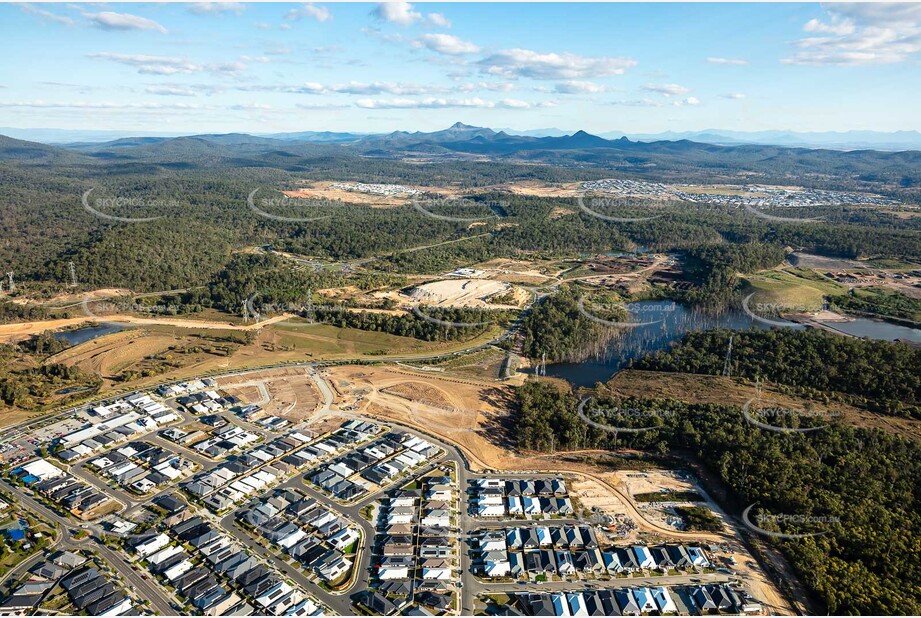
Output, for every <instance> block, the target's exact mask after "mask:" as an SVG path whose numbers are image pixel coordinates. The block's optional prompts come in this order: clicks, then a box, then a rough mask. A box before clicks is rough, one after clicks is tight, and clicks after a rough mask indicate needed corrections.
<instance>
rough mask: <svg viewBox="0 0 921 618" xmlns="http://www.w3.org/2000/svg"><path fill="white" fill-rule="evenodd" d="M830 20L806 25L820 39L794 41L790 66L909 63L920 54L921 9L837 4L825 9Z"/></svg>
mask: <svg viewBox="0 0 921 618" xmlns="http://www.w3.org/2000/svg"><path fill="white" fill-rule="evenodd" d="M823 7H824V8H825V9H826V11H827V12H828V14H829V20H828V21H824V20H819V19H811V20H809V21H808V22H806V24H804V26H803V30H804V31H805V32H807V33H809V34H813V35H817V36H810V37H806V38H802V39H799V40H797V41H794V42H793V46H794V47H795V48H796V49H797V51H795V52H794V53H793V54H792V55H791V56H788V57H786V58H783V59H782V60H781V62H783V63H785V64H806V65H810V64H811V65H839V66H846V65H871V64H893V63H898V62H905V61H907V60H909V59H910V58H912V57H913V56H914V55H915V54H918V53H919V52H921V4H919V3H884V2H874V3H855V4H843V3H832V4H827V5H823Z"/></svg>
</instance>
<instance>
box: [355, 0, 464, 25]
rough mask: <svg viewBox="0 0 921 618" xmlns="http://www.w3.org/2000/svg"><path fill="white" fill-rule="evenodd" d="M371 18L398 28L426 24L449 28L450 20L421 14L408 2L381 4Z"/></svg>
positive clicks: (441, 14) (375, 8)
mask: <svg viewBox="0 0 921 618" xmlns="http://www.w3.org/2000/svg"><path fill="white" fill-rule="evenodd" d="M371 16H372V17H374V18H375V19H377V20H379V21H385V22H388V23H391V24H396V25H398V26H412V25H413V24H427V25H429V26H435V27H437V28H450V27H451V20H449V19H448V18H447V17H445V16H444V14H443V13H427V14H424V15H423V14H422V13H420V12H419V11H417V10H415V8H414V7H413V5H412V4H410V3H409V2H381V3H379V4H378V5H377V6H376V7H374V10H372V11H371Z"/></svg>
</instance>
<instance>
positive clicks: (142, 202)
mask: <svg viewBox="0 0 921 618" xmlns="http://www.w3.org/2000/svg"><path fill="white" fill-rule="evenodd" d="M93 191H95V188H93V189H89V190H87V191H85V192H84V193H83V197H82V198H81V202H82V203H83V209H84V210H86V212H88V213H90V214H91V215H93V216H95V217H99V218H100V219H105V220H106V221H116V222H118V223H147V222H150V221H156V220H158V219H162V218H163V217H164V215H157V216H153V217H126V216H123V215H115V214H112V213H111V212H105V211H106V210H112V209H118V210H119V211H124V210H131V211H140V212H150V211H156V210H159V209H162V208H164V207H168V208H175V207H177V206H178V205H179V202H177V201H175V200H155V199H147V198H142V197H137V196H132V197H95V198H92V199H91V197H90V196H91V195H92V194H93Z"/></svg>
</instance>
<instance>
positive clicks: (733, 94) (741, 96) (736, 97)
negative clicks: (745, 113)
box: [720, 92, 745, 100]
mask: <svg viewBox="0 0 921 618" xmlns="http://www.w3.org/2000/svg"><path fill="white" fill-rule="evenodd" d="M720 96H721V97H722V98H724V99H734V100H739V99H744V98H745V95H744V94H743V93H741V92H730V93H727V94H721V95H720Z"/></svg>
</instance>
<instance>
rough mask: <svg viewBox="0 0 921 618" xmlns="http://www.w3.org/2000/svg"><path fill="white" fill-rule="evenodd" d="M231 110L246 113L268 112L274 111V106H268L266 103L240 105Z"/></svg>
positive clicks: (232, 107) (232, 106)
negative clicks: (244, 111) (252, 111)
mask: <svg viewBox="0 0 921 618" xmlns="http://www.w3.org/2000/svg"><path fill="white" fill-rule="evenodd" d="M230 109H235V110H246V111H251V110H259V111H266V110H270V109H272V106H271V105H266V104H265V103H239V104H237V105H231V106H230Z"/></svg>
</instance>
